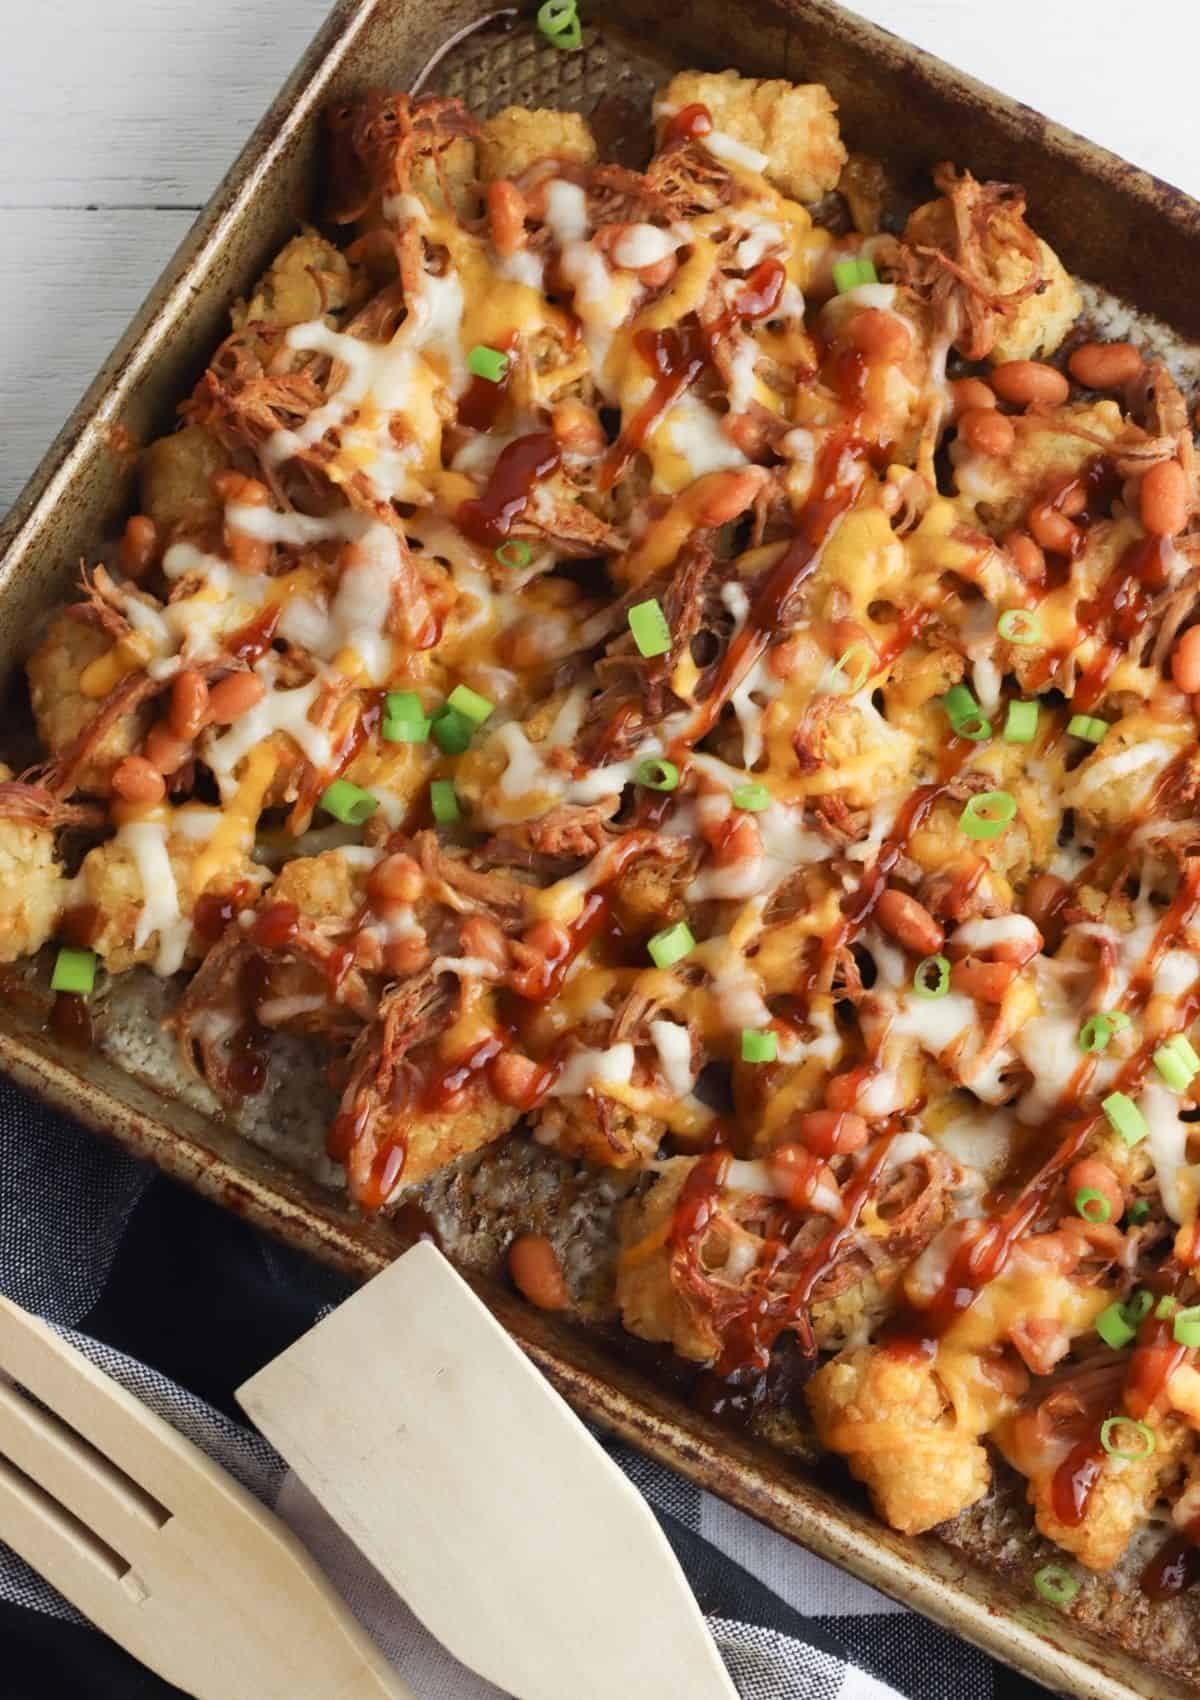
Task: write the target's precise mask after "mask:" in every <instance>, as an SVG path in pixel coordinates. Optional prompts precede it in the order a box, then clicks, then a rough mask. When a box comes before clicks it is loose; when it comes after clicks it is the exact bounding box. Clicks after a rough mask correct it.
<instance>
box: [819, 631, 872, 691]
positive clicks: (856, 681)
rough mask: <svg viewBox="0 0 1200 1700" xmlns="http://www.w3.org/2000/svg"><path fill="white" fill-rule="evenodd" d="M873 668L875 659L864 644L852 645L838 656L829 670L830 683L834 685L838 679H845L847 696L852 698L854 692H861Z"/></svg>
mask: <svg viewBox="0 0 1200 1700" xmlns="http://www.w3.org/2000/svg"><path fill="white" fill-rule="evenodd" d="M851 661H853V662H854V671H853V673H851V672H850V671H849V668H850V663H851ZM874 666H875V657H874V655H873V654H872V653H871V651H870V650H869V649H868V648H867V646H866V644H865V643H852V644H851V645H850V647H849V649H848V650H846V651H845V653H844V654H843V655H839V656H838V658H837V660H836V661H835V662H834V664H833V667H832V668H831V669H830V682H831V683H834V682H836V681H837V680H839V679H845V681H846V684H847V686H848V693H847V694H848V695H850V696H853V695H854V694H855V692H856V691H861V690H862V688H863V686H864V685H865V684H866V682H867V680H868V679H869V678H870V677H871V673H872V671H873V669H874Z"/></svg>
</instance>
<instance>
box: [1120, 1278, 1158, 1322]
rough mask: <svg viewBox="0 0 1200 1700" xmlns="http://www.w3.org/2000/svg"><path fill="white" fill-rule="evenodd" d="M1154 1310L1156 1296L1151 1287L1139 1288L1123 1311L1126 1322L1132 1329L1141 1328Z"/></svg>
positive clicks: (1128, 1300)
mask: <svg viewBox="0 0 1200 1700" xmlns="http://www.w3.org/2000/svg"><path fill="white" fill-rule="evenodd" d="M1153 1308H1154V1294H1153V1293H1152V1292H1151V1291H1150V1289H1149V1287H1139V1288H1138V1290H1137V1292H1136V1293H1134V1295H1133V1297H1132V1298H1131V1299H1127V1300H1126V1302H1125V1304H1124V1306H1123V1309H1124V1311H1125V1320H1126V1322H1127V1323H1128V1324H1129V1326H1130V1327H1131V1328H1140V1327H1141V1325H1142V1323H1143V1322H1145V1320H1146V1318H1147V1317H1148V1316H1149V1315H1150V1312H1151V1311H1152V1310H1153Z"/></svg>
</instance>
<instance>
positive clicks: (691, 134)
mask: <svg viewBox="0 0 1200 1700" xmlns="http://www.w3.org/2000/svg"><path fill="white" fill-rule="evenodd" d="M712 127H713V121H712V113H711V112H710V111H709V110H708V108H707V106H705V105H704V104H703V102H702V101H699V100H694V101H692V103H691V105H690V106H683V107H680V109H679V111H678V112H677V113H676V114H675V116H674V118H672V119H671V120H670V122H669V123H668V125H667V127H666V129H665V130H664V131H663V147H669V146H670V144H671V143H672V142H694V141H695V140H696V138H697V137H698V136H707V135H710V134H711V132H712Z"/></svg>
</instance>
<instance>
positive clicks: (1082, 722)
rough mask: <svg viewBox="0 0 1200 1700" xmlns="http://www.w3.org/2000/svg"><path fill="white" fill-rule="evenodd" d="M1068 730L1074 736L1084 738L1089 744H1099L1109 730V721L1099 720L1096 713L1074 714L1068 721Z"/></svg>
mask: <svg viewBox="0 0 1200 1700" xmlns="http://www.w3.org/2000/svg"><path fill="white" fill-rule="evenodd" d="M1067 731H1068V732H1069V733H1070V735H1071V737H1072V738H1083V739H1085V740H1086V741H1087V742H1088V743H1089V744H1098V743H1099V742H1100V740H1101V738H1103V736H1104V734H1105V733H1106V732H1107V731H1108V721H1107V720H1097V718H1096V716H1095V715H1094V714H1073V715H1072V716H1071V718H1070V719H1069V720H1068V721H1067Z"/></svg>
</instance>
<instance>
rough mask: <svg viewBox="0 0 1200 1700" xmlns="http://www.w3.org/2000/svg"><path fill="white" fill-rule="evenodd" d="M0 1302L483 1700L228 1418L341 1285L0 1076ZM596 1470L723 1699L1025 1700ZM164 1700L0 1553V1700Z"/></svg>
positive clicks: (665, 1500)
mask: <svg viewBox="0 0 1200 1700" xmlns="http://www.w3.org/2000/svg"><path fill="white" fill-rule="evenodd" d="M0 1287H2V1288H3V1291H4V1292H5V1293H6V1294H7V1295H8V1296H9V1297H10V1298H13V1299H15V1300H16V1301H17V1302H18V1303H19V1304H22V1305H24V1306H25V1307H26V1308H27V1309H29V1310H33V1311H37V1312H39V1313H40V1314H41V1315H42V1316H44V1317H46V1318H47V1319H48V1320H49V1321H51V1322H53V1323H55V1324H56V1325H57V1326H59V1327H61V1328H62V1329H63V1330H64V1331H65V1332H66V1333H67V1334H68V1335H69V1338H70V1339H71V1340H72V1341H73V1342H74V1343H75V1344H76V1345H77V1346H79V1347H81V1348H82V1350H83V1351H85V1352H86V1353H87V1355H88V1356H89V1357H91V1358H92V1359H93V1360H94V1361H95V1362H96V1363H97V1364H99V1365H100V1367H101V1368H102V1369H104V1370H106V1371H107V1372H108V1373H109V1374H110V1375H112V1376H113V1377H115V1379H116V1380H118V1381H120V1382H121V1383H122V1384H123V1385H124V1386H126V1387H128V1388H129V1389H130V1390H131V1391H132V1392H134V1393H136V1394H137V1396H138V1397H139V1398H140V1399H143V1400H144V1401H145V1402H146V1404H148V1405H149V1406H150V1407H151V1408H152V1409H153V1410H155V1411H157V1412H158V1413H159V1414H160V1415H161V1416H163V1417H165V1418H166V1419H167V1420H168V1421H169V1422H171V1423H173V1424H174V1425H175V1427H176V1428H178V1429H180V1430H181V1431H182V1432H183V1433H184V1434H186V1435H188V1436H189V1437H190V1438H191V1439H192V1440H194V1441H196V1442H197V1443H198V1444H199V1445H200V1446H202V1447H203V1448H204V1449H205V1451H207V1452H209V1453H211V1455H212V1456H213V1457H214V1458H216V1459H217V1460H218V1461H219V1462H220V1463H222V1464H224V1465H225V1467H226V1468H227V1469H229V1470H231V1471H232V1472H233V1474H234V1475H235V1476H237V1477H238V1478H239V1480H241V1481H242V1482H244V1483H245V1484H246V1485H247V1486H248V1487H249V1488H251V1489H252V1490H253V1491H254V1492H255V1493H257V1494H258V1495H259V1496H260V1497H261V1498H262V1499H263V1500H264V1501H265V1502H266V1503H267V1504H268V1505H271V1506H273V1507H274V1509H275V1510H276V1511H277V1512H278V1513H279V1515H280V1516H282V1517H283V1518H284V1519H285V1520H286V1521H287V1522H288V1523H290V1524H291V1526H292V1527H293V1528H294V1529H295V1531H296V1532H297V1534H298V1535H299V1536H300V1538H301V1539H302V1540H303V1541H304V1543H305V1544H306V1546H307V1547H308V1549H309V1551H310V1552H312V1554H313V1555H314V1557H315V1558H316V1559H317V1561H318V1562H319V1563H320V1564H321V1565H323V1566H324V1567H325V1569H326V1570H327V1571H328V1573H329V1576H330V1578H331V1579H332V1581H333V1582H334V1584H335V1586H336V1587H337V1588H338V1589H340V1591H341V1592H342V1594H343V1595H344V1596H345V1598H346V1600H347V1601H348V1602H349V1604H350V1606H351V1607H352V1608H353V1610H354V1611H355V1612H356V1613H357V1614H358V1616H359V1617H360V1618H361V1620H362V1622H363V1623H364V1624H365V1625H366V1627H367V1629H368V1630H369V1631H370V1633H371V1634H372V1635H374V1636H375V1637H376V1639H377V1640H378V1642H379V1644H380V1646H381V1647H382V1648H383V1649H384V1651H385V1652H386V1653H387V1654H388V1656H389V1657H390V1658H391V1659H393V1660H394V1661H395V1663H396V1665H397V1666H398V1667H399V1668H400V1670H401V1671H402V1672H403V1674H404V1676H405V1678H406V1680H407V1681H408V1682H409V1683H410V1684H411V1686H412V1687H413V1689H414V1690H415V1691H416V1693H417V1694H418V1695H419V1696H420V1700H495V1696H496V1695H497V1690H495V1689H494V1688H492V1687H491V1686H490V1685H489V1684H487V1683H484V1682H481V1681H480V1680H479V1679H478V1678H477V1677H475V1676H473V1675H472V1674H471V1673H470V1672H469V1671H467V1670H465V1669H464V1668H463V1667H462V1666H461V1665H459V1664H458V1663H456V1662H455V1661H454V1660H453V1659H451V1658H450V1657H449V1655H448V1654H446V1653H444V1652H443V1651H442V1650H441V1648H440V1647H438V1645H437V1644H436V1643H435V1642H434V1641H432V1640H431V1638H430V1637H429V1636H428V1635H427V1634H426V1633H425V1631H424V1630H423V1629H422V1628H421V1626H420V1625H419V1624H418V1623H417V1622H416V1620H415V1619H414V1618H413V1617H412V1615H411V1613H410V1612H409V1611H408V1610H407V1609H406V1607H405V1606H404V1605H403V1603H402V1602H401V1601H400V1600H399V1599H398V1598H397V1597H396V1595H395V1594H393V1593H392V1592H391V1591H390V1590H389V1589H388V1588H387V1587H386V1585H385V1584H384V1583H383V1582H382V1581H381V1579H380V1577H379V1576H378V1573H377V1572H376V1571H374V1570H373V1569H372V1568H371V1567H370V1565H368V1563H367V1562H366V1560H365V1559H363V1558H361V1557H360V1556H359V1554H358V1553H357V1552H356V1551H355V1549H354V1548H353V1547H352V1546H351V1544H350V1543H349V1541H348V1540H347V1539H346V1537H345V1536H344V1535H343V1534H342V1533H341V1531H340V1530H339V1529H338V1528H337V1527H336V1526H335V1525H334V1524H333V1523H332V1522H331V1521H330V1520H329V1518H328V1517H326V1516H325V1514H324V1513H323V1512H322V1511H321V1509H320V1508H319V1506H318V1505H317V1504H316V1502H315V1501H314V1500H313V1499H312V1498H311V1497H310V1495H309V1494H308V1493H307V1491H306V1490H305V1489H304V1487H303V1486H302V1485H301V1483H300V1482H299V1481H298V1480H297V1478H296V1477H295V1476H294V1475H293V1474H292V1473H291V1471H289V1469H288V1467H287V1465H286V1464H285V1463H284V1461H283V1460H282V1459H281V1458H280V1457H279V1455H278V1454H277V1453H276V1452H275V1451H273V1450H272V1448H271V1447H270V1446H268V1445H267V1443H266V1441H264V1440H263V1439H262V1438H261V1437H260V1436H259V1435H258V1434H257V1433H255V1431H254V1430H253V1429H252V1428H250V1427H249V1426H248V1425H247V1423H246V1421H245V1418H244V1417H243V1416H242V1414H241V1412H240V1410H239V1408H238V1406H237V1405H236V1403H235V1401H234V1398H233V1389H234V1388H235V1387H236V1386H238V1384H239V1383H240V1382H242V1381H243V1380H245V1378H246V1377H247V1376H249V1375H251V1374H253V1373H254V1371H255V1370H257V1369H260V1368H261V1367H262V1365H263V1364H265V1363H266V1362H267V1361H268V1360H269V1359H270V1358H272V1357H274V1356H275V1355H276V1353H278V1352H280V1351H282V1350H283V1348H284V1347H285V1346H287V1345H289V1344H290V1343H291V1342H292V1341H293V1340H295V1339H296V1338H297V1337H298V1336H299V1335H300V1334H302V1333H303V1332H304V1330H305V1329H306V1328H308V1327H309V1326H310V1325H311V1324H312V1323H313V1322H314V1321H315V1320H316V1318H317V1316H318V1315H319V1314H320V1313H321V1311H322V1310H323V1309H324V1308H325V1307H327V1306H329V1305H331V1304H336V1303H337V1302H338V1301H339V1300H340V1299H341V1298H342V1297H344V1296H345V1295H346V1293H347V1292H348V1291H349V1288H348V1286H347V1284H346V1283H345V1282H344V1281H342V1280H341V1278H340V1277H338V1276H335V1275H333V1274H331V1273H330V1272H329V1271H327V1270H324V1269H322V1268H320V1267H319V1266H318V1265H316V1264H314V1263H311V1262H309V1261H308V1260H307V1259H305V1258H303V1257H301V1256H300V1255H299V1254H297V1253H295V1252H292V1251H289V1250H286V1249H284V1248H282V1247H280V1246H278V1245H276V1244H275V1243H274V1242H273V1241H271V1240H270V1239H268V1238H266V1237H265V1236H264V1235H262V1234H260V1233H258V1232H257V1231H256V1230H254V1229H253V1228H250V1227H249V1226H247V1224H246V1223H244V1222H241V1221H239V1220H237V1219H236V1218H235V1217H233V1216H231V1215H228V1214H226V1213H224V1212H222V1211H220V1210H218V1209H217V1208H216V1207H215V1206H214V1205H211V1204H208V1203H206V1202H204V1201H203V1200H201V1199H198V1198H195V1197H193V1196H192V1195H191V1194H190V1193H187V1192H185V1191H184V1190H183V1189H182V1188H180V1187H178V1186H176V1185H174V1184H173V1183H172V1182H169V1181H167V1180H164V1179H163V1178H162V1177H161V1176H158V1175H156V1174H155V1172H154V1171H153V1170H152V1169H150V1168H148V1167H147V1166H146V1165H144V1164H142V1163H139V1162H137V1161H135V1160H134V1159H133V1158H132V1157H128V1156H126V1155H124V1154H123V1153H121V1152H119V1151H117V1150H116V1149H114V1148H113V1147H111V1146H109V1145H107V1144H105V1143H103V1142H102V1141H100V1140H98V1139H96V1138H95V1137H93V1136H92V1135H91V1134H89V1133H87V1132H86V1131H84V1130H83V1129H81V1128H79V1127H77V1126H75V1125H74V1124H72V1123H70V1122H68V1121H64V1120H63V1119H62V1118H61V1117H59V1116H56V1115H54V1114H52V1113H51V1112H50V1111H48V1110H45V1109H43V1108H41V1107H40V1106H39V1105H37V1104H34V1103H32V1102H31V1101H30V1100H29V1099H28V1098H26V1097H24V1096H23V1095H22V1094H21V1093H20V1092H18V1091H17V1090H16V1088H15V1087H13V1086H11V1085H9V1084H8V1083H7V1082H5V1081H2V1080H0ZM615 1456H616V1457H617V1459H618V1461H619V1462H620V1463H621V1465H622V1466H623V1467H624V1468H625V1469H626V1470H627V1471H628V1473H629V1475H630V1476H631V1477H632V1479H633V1480H634V1482H636V1484H637V1486H638V1487H639V1488H640V1489H641V1491H642V1492H643V1493H644V1494H645V1495H646V1497H647V1499H648V1500H649V1501H650V1503H651V1505H652V1506H653V1507H654V1509H655V1511H656V1512H657V1513H658V1515H659V1516H660V1518H661V1519H662V1521H663V1524H664V1527H665V1528H666V1530H667V1533H668V1535H669V1536H670V1538H671V1540H672V1543H673V1544H674V1546H675V1549H676V1551H677V1552H678V1554H679V1556H680V1559H681V1561H682V1563H683V1567H684V1569H685V1571H686V1572H687V1575H688V1577H689V1580H690V1581H691V1584H692V1587H693V1588H694V1590H695V1592H696V1595H697V1597H698V1599H699V1600H700V1603H701V1606H702V1607H703V1609H704V1611H705V1613H706V1615H707V1618H708V1622H709V1625H710V1627H711V1629H712V1632H713V1635H714V1636H715V1637H716V1640H717V1644H718V1645H719V1647H720V1649H721V1652H722V1654H723V1656H724V1658H725V1661H726V1663H727V1665H728V1667H729V1670H730V1672H731V1674H732V1676H733V1678H734V1681H735V1683H736V1684H737V1687H738V1690H739V1692H740V1694H741V1695H742V1696H743V1700H887V1697H889V1696H894V1695H897V1694H900V1695H905V1696H910V1697H911V1700H1034V1696H1035V1695H1036V1694H1037V1693H1039V1692H1041V1691H1040V1690H1036V1689H1034V1688H1033V1687H1032V1685H1030V1684H1027V1683H1025V1682H1023V1681H1022V1680H1021V1679H1019V1678H1016V1677H1014V1676H1012V1675H1011V1674H1010V1673H1007V1672H1005V1671H1002V1670H1001V1669H999V1668H998V1667H997V1666H995V1665H994V1664H993V1663H992V1662H991V1661H990V1660H989V1659H987V1658H986V1657H985V1656H984V1655H983V1654H982V1653H979V1652H976V1651H975V1650H974V1649H973V1648H971V1647H968V1646H967V1645H966V1644H965V1643H963V1642H960V1641H958V1640H956V1639H955V1638H954V1637H953V1636H950V1635H948V1634H946V1633H945V1632H944V1631H942V1630H939V1629H937V1628H935V1627H934V1626H933V1625H931V1624H929V1623H926V1622H925V1621H924V1620H923V1619H921V1618H918V1617H915V1616H914V1615H913V1614H912V1613H910V1612H907V1611H905V1610H904V1609H903V1608H902V1607H900V1606H898V1605H896V1604H894V1603H893V1602H892V1601H891V1600H888V1599H885V1598H884V1597H883V1596H882V1595H881V1594H878V1593H876V1592H875V1591H874V1590H873V1589H871V1588H868V1587H865V1586H864V1585H863V1584H862V1583H859V1582H855V1581H853V1580H852V1579H851V1578H850V1577H847V1576H844V1575H842V1574H841V1572H840V1571H837V1570H835V1569H833V1568H832V1567H831V1566H829V1565H827V1564H825V1563H823V1562H822V1561H821V1560H820V1559H817V1558H814V1557H812V1556H811V1555H810V1554H808V1553H805V1552H803V1551H802V1550H801V1549H800V1548H799V1547H797V1546H795V1545H793V1544H792V1543H791V1542H789V1541H785V1540H784V1539H782V1537H780V1536H778V1535H775V1534H772V1533H770V1532H769V1531H767V1530H765V1529H763V1528H760V1527H759V1525H758V1524H756V1523H754V1522H752V1521H751V1520H750V1519H749V1518H748V1517H745V1516H743V1515H742V1514H741V1513H740V1512H738V1511H734V1510H731V1509H730V1508H729V1507H728V1506H726V1505H724V1504H722V1503H721V1502H720V1501H719V1500H716V1499H713V1498H712V1497H711V1496H710V1495H708V1494H706V1493H703V1492H702V1491H701V1490H700V1489H699V1488H697V1487H693V1486H692V1485H691V1484H690V1483H688V1482H685V1481H683V1480H682V1479H681V1478H680V1477H678V1476H676V1475H674V1474H673V1473H672V1472H670V1471H669V1470H665V1469H663V1468H661V1467H660V1466H658V1465H655V1464H651V1463H649V1462H647V1460H645V1459H643V1458H640V1457H638V1456H637V1455H636V1454H634V1453H631V1452H627V1451H625V1450H623V1449H621V1448H616V1449H615ZM531 1621H532V1622H536V1618H533V1619H531ZM175 1693H177V1690H175V1689H173V1688H170V1687H169V1686H168V1685H167V1684H165V1683H163V1682H161V1681H160V1680H159V1679H158V1678H157V1677H154V1676H151V1675H150V1674H149V1673H148V1672H146V1671H145V1670H143V1669H142V1667H141V1666H139V1665H136V1664H135V1663H134V1662H133V1661H132V1660H130V1659H129V1658H128V1657H127V1656H126V1655H125V1654H123V1653H121V1652H120V1651H119V1650H118V1649H117V1648H115V1647H113V1646H112V1645H111V1644H110V1643H109V1642H107V1641H106V1640H105V1639H104V1637H103V1636H101V1635H100V1634H99V1633H98V1632H97V1631H95V1630H93V1629H92V1628H91V1627H90V1626H89V1625H88V1624H87V1623H86V1622H85V1621H84V1619H82V1618H81V1617H80V1616H79V1614H78V1613H77V1612H75V1611H74V1609H73V1608H72V1607H71V1606H69V1605H68V1604H67V1603H66V1602H65V1601H64V1600H63V1599H62V1598H61V1597H60V1596H59V1595H57V1594H56V1593H55V1592H54V1591H53V1589H51V1588H49V1587H47V1585H46V1584H45V1583H44V1582H43V1581H42V1580H41V1579H40V1577H38V1576H36V1575H34V1574H33V1572H32V1571H30V1570H29V1569H28V1568H27V1567H26V1566H25V1565H24V1564H23V1563H22V1562H21V1561H20V1560H19V1559H18V1558H16V1557H15V1555H13V1554H12V1553H10V1552H9V1551H8V1549H7V1548H5V1547H3V1546H0V1700H83V1697H92V1696H96V1697H102V1700H161V1697H163V1696H167V1695H171V1694H175ZM230 1700H255V1696H253V1695H248V1694H247V1695H236V1696H235V1695H231V1696H230ZM330 1700H336V1696H330ZM563 1700H570V1696H569V1695H564V1696H563ZM613 1700H620V1697H619V1696H614V1697H613ZM663 1700H687V1696H686V1695H682V1694H681V1695H664V1696H663Z"/></svg>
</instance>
